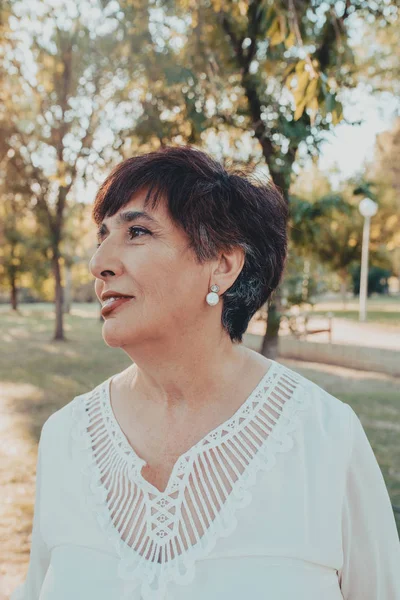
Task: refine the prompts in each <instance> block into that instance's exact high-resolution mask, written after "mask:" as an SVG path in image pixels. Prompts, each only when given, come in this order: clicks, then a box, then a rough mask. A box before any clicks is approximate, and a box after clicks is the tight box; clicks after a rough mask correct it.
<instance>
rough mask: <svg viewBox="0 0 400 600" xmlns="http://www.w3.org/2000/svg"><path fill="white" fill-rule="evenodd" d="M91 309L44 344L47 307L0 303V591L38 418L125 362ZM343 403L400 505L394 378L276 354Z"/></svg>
mask: <svg viewBox="0 0 400 600" xmlns="http://www.w3.org/2000/svg"><path fill="white" fill-rule="evenodd" d="M98 314H99V313H98V306H97V305H94V304H93V305H90V304H76V305H74V306H73V309H72V314H71V315H66V316H65V333H66V336H67V338H68V340H67V341H66V342H52V341H51V338H52V334H53V328H54V322H53V307H52V306H51V305H45V304H43V305H23V306H22V307H21V314H16V315H13V314H11V312H10V311H9V309H8V307H5V306H3V307H0V338H1V342H2V343H1V345H0V488H1V490H2V494H1V498H0V580H3V581H4V584H3V586H4V587H5V591H6V592H10V591H11V589H13V588H14V587H15V585H17V583H19V582H20V581H22V580H23V578H24V577H25V573H26V568H27V564H28V559H29V543H30V533H31V527H32V513H33V498H34V489H35V477H34V473H35V465H36V455H37V442H38V439H39V435H40V430H41V427H42V425H43V422H44V421H45V420H46V418H47V417H48V416H49V415H50V414H52V413H53V412H54V411H56V410H57V409H58V408H61V407H62V406H64V405H65V404H66V403H68V402H70V401H71V400H72V399H73V397H74V396H76V395H78V394H81V393H83V392H85V391H88V390H90V389H92V388H93V387H94V386H95V385H97V384H98V383H100V382H101V381H103V380H104V379H106V378H107V377H109V376H110V375H112V374H113V373H117V372H119V371H121V370H123V369H124V368H125V367H126V366H128V365H129V364H130V360H129V358H128V357H127V356H126V355H125V354H124V352H123V351H122V350H118V349H112V348H109V347H108V346H106V344H105V343H104V342H103V339H102V336H101V329H102V325H101V323H100V321H99V320H98ZM280 362H282V363H284V364H286V365H287V366H289V367H290V368H292V369H294V370H295V371H298V372H299V373H301V374H302V375H305V376H306V377H308V378H309V379H311V380H313V381H315V382H316V383H317V384H318V385H321V386H322V387H323V388H324V389H326V390H327V391H328V392H330V393H331V394H333V395H334V396H336V397H338V398H340V399H341V400H343V401H344V402H346V403H348V404H350V405H351V406H352V407H353V408H354V410H355V411H356V413H357V414H358V415H359V417H360V419H361V421H362V423H363V425H364V428H365V430H366V433H367V436H368V438H369V440H370V442H371V445H372V447H373V450H374V452H375V455H376V457H377V460H378V462H379V464H380V467H381V469H382V472H383V476H384V478H385V481H386V484H387V487H388V491H389V495H390V497H391V500H392V503H393V504H395V505H398V506H400V445H399V443H398V440H399V432H400V397H399V391H398V390H399V380H398V379H395V378H393V377H389V376H386V375H381V374H377V373H366V372H362V371H354V370H351V369H346V368H342V367H336V366H335V367H332V366H328V365H321V364H316V363H301V362H297V361H292V360H286V359H282V361H280Z"/></svg>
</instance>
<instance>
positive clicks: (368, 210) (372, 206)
mask: <svg viewBox="0 0 400 600" xmlns="http://www.w3.org/2000/svg"><path fill="white" fill-rule="evenodd" d="M358 208H359V211H360V213H361V214H362V216H363V217H364V229H363V241H362V250H361V274H360V316H359V319H360V321H366V319H367V292H368V249H369V227H370V223H371V217H373V216H374V215H376V212H377V210H378V205H377V203H376V202H374V201H373V200H371V198H363V200H361V202H360V204H359V205H358Z"/></svg>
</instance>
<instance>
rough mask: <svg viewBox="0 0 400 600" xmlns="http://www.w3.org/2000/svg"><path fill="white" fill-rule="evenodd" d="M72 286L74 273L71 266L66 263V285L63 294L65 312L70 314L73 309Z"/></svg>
mask: <svg viewBox="0 0 400 600" xmlns="http://www.w3.org/2000/svg"><path fill="white" fill-rule="evenodd" d="M71 287H72V273H71V267H69V266H68V265H65V287H64V296H63V312H64V313H65V314H69V313H70V311H71Z"/></svg>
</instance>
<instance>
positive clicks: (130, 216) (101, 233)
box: [97, 210, 159, 241]
mask: <svg viewBox="0 0 400 600" xmlns="http://www.w3.org/2000/svg"><path fill="white" fill-rule="evenodd" d="M138 219H144V220H145V221H147V222H148V223H150V224H152V225H159V223H158V221H156V219H154V218H153V217H152V216H151V215H149V213H147V212H144V211H141V210H127V211H125V212H122V213H119V215H118V216H117V219H116V224H117V225H121V224H123V223H132V221H137V220H138ZM107 233H110V232H109V229H108V227H107V225H106V224H105V223H102V224H101V225H100V227H99V228H98V230H97V239H98V240H99V241H102V240H103V239H104V237H105V236H106V234H107Z"/></svg>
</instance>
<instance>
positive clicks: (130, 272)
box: [89, 191, 215, 347]
mask: <svg viewBox="0 0 400 600" xmlns="http://www.w3.org/2000/svg"><path fill="white" fill-rule="evenodd" d="M145 195H146V191H142V192H139V193H137V194H136V195H135V196H134V198H133V199H132V200H130V202H129V203H128V204H126V205H125V206H123V207H122V208H121V209H120V210H119V211H118V213H116V214H115V215H113V216H112V217H108V218H106V219H104V221H103V224H102V226H101V227H100V228H99V232H100V233H99V239H98V243H99V244H100V246H99V247H98V248H97V251H96V252H95V254H94V255H93V257H92V259H91V261H90V263H89V268H90V271H91V273H92V274H93V275H94V277H95V278H96V281H95V291H96V295H97V297H98V298H99V300H100V301H101V295H102V294H103V293H105V292H108V291H113V292H117V293H120V294H126V295H128V296H134V298H132V299H131V300H130V301H129V302H124V303H121V304H120V305H119V306H118V307H116V308H115V309H114V310H113V311H112V312H110V313H109V314H108V315H107V314H106V315H104V319H105V321H104V323H103V337H104V341H105V342H106V344H107V345H109V346H113V347H124V346H129V345H131V344H132V345H136V343H138V342H145V341H151V340H157V341H160V340H165V339H167V338H168V337H171V336H172V337H173V338H175V339H176V338H178V337H179V336H180V335H182V334H184V333H185V331H188V330H189V329H190V331H191V332H192V333H193V328H195V330H196V328H198V330H199V331H201V324H202V319H201V315H202V313H203V311H204V310H206V307H207V304H206V302H205V296H206V295H207V293H208V292H209V289H208V284H209V281H210V273H211V270H210V263H208V265H207V264H204V265H199V264H198V263H197V262H196V260H195V255H194V253H193V251H192V250H189V249H188V244H189V240H188V238H187V236H186V234H185V232H183V231H181V230H180V229H178V228H177V226H176V225H175V224H174V223H173V222H172V221H171V220H170V218H169V216H168V213H167V209H166V207H165V205H164V202H163V201H160V203H159V205H158V206H157V208H156V209H154V210H152V209H151V208H150V207H147V208H146V209H144V206H143V203H144V198H145ZM132 211H140V212H145V213H147V214H148V215H149V217H150V218H146V217H145V216H137V217H136V218H135V219H134V220H129V222H128V220H127V217H125V220H123V215H127V213H128V212H132ZM131 216H132V215H131ZM128 217H129V215H128ZM211 266H212V265H211ZM214 310H215V308H214Z"/></svg>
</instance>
